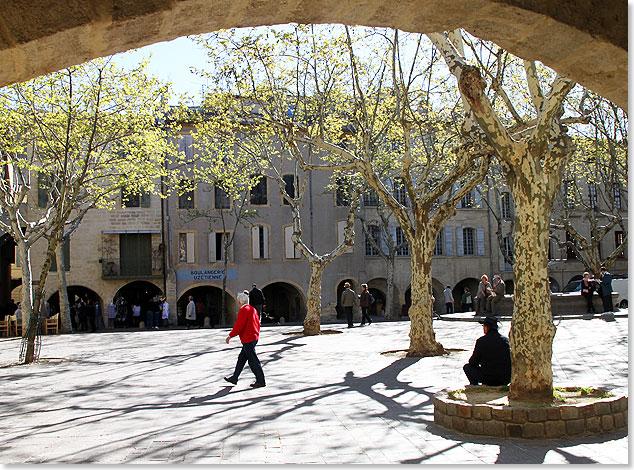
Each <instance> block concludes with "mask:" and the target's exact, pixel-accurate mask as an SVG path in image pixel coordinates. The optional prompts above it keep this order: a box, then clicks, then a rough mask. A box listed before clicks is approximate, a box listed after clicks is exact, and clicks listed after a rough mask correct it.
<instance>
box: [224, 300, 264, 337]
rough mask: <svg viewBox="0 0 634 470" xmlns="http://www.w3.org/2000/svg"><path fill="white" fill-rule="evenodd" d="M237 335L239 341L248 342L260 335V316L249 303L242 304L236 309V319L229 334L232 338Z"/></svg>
mask: <svg viewBox="0 0 634 470" xmlns="http://www.w3.org/2000/svg"><path fill="white" fill-rule="evenodd" d="M238 335H240V342H241V343H250V342H251V341H255V340H256V339H258V338H259V337H260V317H259V316H258V311H257V310H256V309H255V308H254V307H252V306H251V305H244V306H243V307H242V308H241V309H240V310H238V319H237V320H236V324H235V325H233V330H231V333H229V336H231V337H232V338H233V337H234V336H238Z"/></svg>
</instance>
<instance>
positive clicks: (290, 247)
mask: <svg viewBox="0 0 634 470" xmlns="http://www.w3.org/2000/svg"><path fill="white" fill-rule="evenodd" d="M293 230H294V228H293V226H292V225H287V226H286V227H284V257H285V258H286V259H299V258H301V257H302V254H301V253H300V252H299V250H298V249H297V247H296V246H295V243H293Z"/></svg>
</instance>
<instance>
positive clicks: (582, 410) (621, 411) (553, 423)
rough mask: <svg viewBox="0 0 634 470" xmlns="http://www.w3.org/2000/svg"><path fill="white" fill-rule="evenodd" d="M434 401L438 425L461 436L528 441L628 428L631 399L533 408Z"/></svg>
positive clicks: (443, 394) (444, 395)
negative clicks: (509, 438) (524, 439)
mask: <svg viewBox="0 0 634 470" xmlns="http://www.w3.org/2000/svg"><path fill="white" fill-rule="evenodd" d="M449 393H450V392H449V391H444V392H440V393H438V394H436V396H435V397H434V422H435V423H436V424H438V425H440V426H442V427H444V428H447V429H451V430H453V431H458V432H461V433H467V434H475V435H478V436H492V437H519V438H527V439H540V438H542V439H543V438H551V437H552V438H556V437H571V436H583V435H586V436H587V435H596V434H602V433H605V432H608V431H615V430H618V429H624V428H627V408H628V404H627V397H626V396H620V397H611V398H601V399H598V400H597V401H594V402H592V403H580V404H571V405H559V406H544V407H529V406H502V405H489V404H470V403H466V402H464V401H462V400H455V399H452V398H449V396H448V394H449Z"/></svg>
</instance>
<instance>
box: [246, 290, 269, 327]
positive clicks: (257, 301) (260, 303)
mask: <svg viewBox="0 0 634 470" xmlns="http://www.w3.org/2000/svg"><path fill="white" fill-rule="evenodd" d="M251 287H252V288H251V292H249V305H251V306H252V307H254V308H255V309H256V310H257V311H258V316H259V317H260V321H262V308H263V307H264V301H265V300H266V299H265V298H264V292H262V290H261V289H258V286H257V285H255V284H253V286H251Z"/></svg>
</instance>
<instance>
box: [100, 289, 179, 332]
mask: <svg viewBox="0 0 634 470" xmlns="http://www.w3.org/2000/svg"><path fill="white" fill-rule="evenodd" d="M143 307H145V308H143ZM169 313H170V306H169V303H168V302H167V300H166V299H165V297H162V296H154V297H152V298H150V300H149V301H147V302H139V301H138V300H135V301H134V302H132V305H131V306H130V305H129V304H128V301H127V300H126V299H125V298H124V297H121V296H118V297H116V298H114V299H112V301H110V303H109V304H108V306H107V307H106V315H107V318H108V328H110V329H113V328H130V327H133V328H138V327H139V326H140V325H141V322H142V321H143V322H144V324H145V327H146V328H147V329H154V330H158V329H159V327H167V326H169V321H168V319H169Z"/></svg>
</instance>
